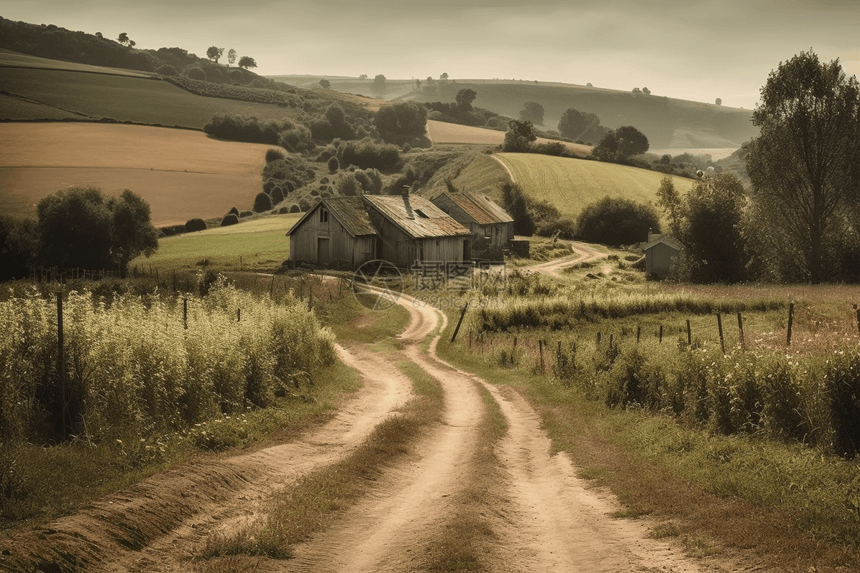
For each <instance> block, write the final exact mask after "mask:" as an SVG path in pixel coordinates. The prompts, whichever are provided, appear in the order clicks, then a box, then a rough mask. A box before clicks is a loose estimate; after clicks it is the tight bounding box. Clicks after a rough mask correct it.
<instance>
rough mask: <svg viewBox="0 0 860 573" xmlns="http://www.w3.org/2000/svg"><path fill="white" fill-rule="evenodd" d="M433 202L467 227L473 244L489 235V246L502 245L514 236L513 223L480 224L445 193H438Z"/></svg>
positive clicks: (481, 241)
mask: <svg viewBox="0 0 860 573" xmlns="http://www.w3.org/2000/svg"><path fill="white" fill-rule="evenodd" d="M433 203H434V204H435V205H436V206H437V207H439V208H440V209H442V210H443V211H445V212H446V213H448V214H449V215H450V216H451V217H452V218H453V219H454V220H455V221H457V222H458V223H460V224H461V225H463V226H464V227H466V228H467V229H469V232H470V233H471V234H472V237H473V241H472V242H473V243H474V244H483V239H484V238H485V237H489V239H490V240H489V245H490V246H491V247H504V246H505V245H506V244H507V243H508V240H509V239H513V238H514V224H513V223H495V224H492V225H480V224H478V223H476V222H475V220H474V219H473V218H472V216H471V215H469V214H468V213H466V212H465V211H464V210H463V208H462V207H460V206H459V205H457V204H456V203H455V202H454V201H453V200H452V199H451V198H450V197H449V196H447V195H440V196H439V197H437V198H436V199H434V200H433Z"/></svg>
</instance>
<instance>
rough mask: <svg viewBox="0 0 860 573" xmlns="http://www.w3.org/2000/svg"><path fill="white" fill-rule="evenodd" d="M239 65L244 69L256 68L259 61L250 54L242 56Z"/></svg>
mask: <svg viewBox="0 0 860 573" xmlns="http://www.w3.org/2000/svg"><path fill="white" fill-rule="evenodd" d="M239 67H240V68H242V69H245V70H247V69H250V68H256V67H257V62H256V61H255V60H254V58H252V57H250V56H242V57H241V58H239Z"/></svg>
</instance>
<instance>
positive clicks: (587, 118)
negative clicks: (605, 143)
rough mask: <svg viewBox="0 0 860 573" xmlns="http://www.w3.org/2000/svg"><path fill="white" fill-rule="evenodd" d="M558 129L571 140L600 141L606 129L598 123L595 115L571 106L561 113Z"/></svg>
mask: <svg viewBox="0 0 860 573" xmlns="http://www.w3.org/2000/svg"><path fill="white" fill-rule="evenodd" d="M558 131H559V133H561V134H562V135H563V136H565V137H568V138H570V139H573V140H582V141H600V140H601V139H602V138H603V136H604V135H606V133H607V131H608V130H607V129H606V128H605V127H603V126H602V125H600V118H599V117H597V115H595V114H593V113H590V112H587V111H584V112H581V111H579V110H576V109H574V108H572V107H571V108H568V109H567V110H566V111H565V112H564V113H563V114H562V115H561V119H560V120H559V122H558Z"/></svg>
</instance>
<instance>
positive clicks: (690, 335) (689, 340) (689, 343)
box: [687, 318, 693, 346]
mask: <svg viewBox="0 0 860 573" xmlns="http://www.w3.org/2000/svg"><path fill="white" fill-rule="evenodd" d="M692 345H693V333H692V332H691V331H690V319H689V318H688V319H687V346H692Z"/></svg>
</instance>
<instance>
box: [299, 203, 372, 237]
mask: <svg viewBox="0 0 860 573" xmlns="http://www.w3.org/2000/svg"><path fill="white" fill-rule="evenodd" d="M320 204H322V205H325V206H326V208H327V209H328V211H329V213H331V214H332V216H333V217H334V218H335V219H337V221H338V222H339V223H340V224H341V225H343V228H344V229H346V232H347V233H349V234H350V235H352V236H353V237H359V236H362V235H376V234H378V233H377V231H376V227H374V226H373V223H371V221H370V215H368V213H367V207H366V206H365V204H364V201H362V200H361V197H330V198H327V199H322V200H320V201H319V202H318V203H317V204H316V205H314V206H313V207H311V208H310V209H308V210H307V211H306V212H305V214H304V215H302V217H301V218H300V219H299V220H298V221H296V223H295V225H293V226H292V228H291V229H290V230H289V231H287V236H288V237H289V236H290V234H292V233H293V231H295V230H296V229H298V228H299V227H300V226H301V224H302V223H303V222H304V221H305V220H306V219H307V218H308V217H310V216H311V213H313V212H314V211H316V209H317V207H318V206H319V205H320Z"/></svg>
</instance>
